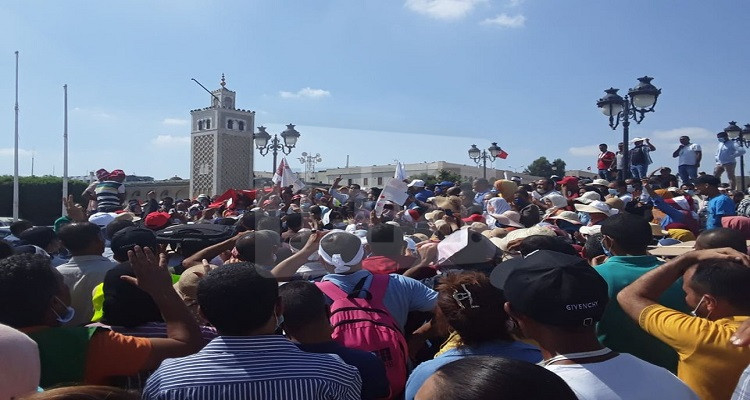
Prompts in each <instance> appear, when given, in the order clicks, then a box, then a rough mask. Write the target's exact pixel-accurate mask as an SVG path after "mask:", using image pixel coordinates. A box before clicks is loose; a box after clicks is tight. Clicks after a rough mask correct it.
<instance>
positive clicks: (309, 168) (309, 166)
mask: <svg viewBox="0 0 750 400" xmlns="http://www.w3.org/2000/svg"><path fill="white" fill-rule="evenodd" d="M297 159H298V160H299V162H301V163H302V164H305V182H307V181H308V179H309V176H308V175H309V173H310V172H312V173H313V174H314V173H315V164H317V163H319V162H321V161H323V158H322V157H320V153H315V155H311V154H307V152H305V151H303V152H302V157H299V158H297Z"/></svg>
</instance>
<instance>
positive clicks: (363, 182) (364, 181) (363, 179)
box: [362, 178, 367, 186]
mask: <svg viewBox="0 0 750 400" xmlns="http://www.w3.org/2000/svg"><path fill="white" fill-rule="evenodd" d="M362 184H363V185H365V186H367V178H362Z"/></svg>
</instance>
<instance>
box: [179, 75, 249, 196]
mask: <svg viewBox="0 0 750 400" xmlns="http://www.w3.org/2000/svg"><path fill="white" fill-rule="evenodd" d="M220 85H221V88H219V89H217V90H214V91H212V92H211V102H210V104H211V105H210V106H208V107H206V108H201V109H197V110H191V111H190V116H191V117H192V124H191V134H190V154H191V157H190V196H191V197H192V198H195V197H197V196H198V195H199V194H207V195H209V196H213V195H217V194H222V193H224V192H225V191H226V190H227V189H250V188H252V186H253V171H252V168H253V152H254V149H253V132H254V131H255V111H248V110H241V109H237V108H235V104H236V103H235V98H236V93H235V92H233V91H231V90H229V89H227V88H226V80H225V79H224V74H221V83H220Z"/></svg>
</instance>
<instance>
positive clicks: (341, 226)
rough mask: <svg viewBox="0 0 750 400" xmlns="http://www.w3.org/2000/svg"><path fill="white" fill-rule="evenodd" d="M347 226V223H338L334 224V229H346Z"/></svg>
mask: <svg viewBox="0 0 750 400" xmlns="http://www.w3.org/2000/svg"><path fill="white" fill-rule="evenodd" d="M347 225H348V224H347V223H346V222H336V223H334V224H333V227H334V228H336V229H344V228H346V226H347Z"/></svg>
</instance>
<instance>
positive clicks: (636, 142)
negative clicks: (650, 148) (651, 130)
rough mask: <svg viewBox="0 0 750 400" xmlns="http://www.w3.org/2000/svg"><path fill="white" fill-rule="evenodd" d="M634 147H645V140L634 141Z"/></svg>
mask: <svg viewBox="0 0 750 400" xmlns="http://www.w3.org/2000/svg"><path fill="white" fill-rule="evenodd" d="M633 145H634V146H636V147H637V146H642V145H643V140H642V139H638V140H635V141H633Z"/></svg>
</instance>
